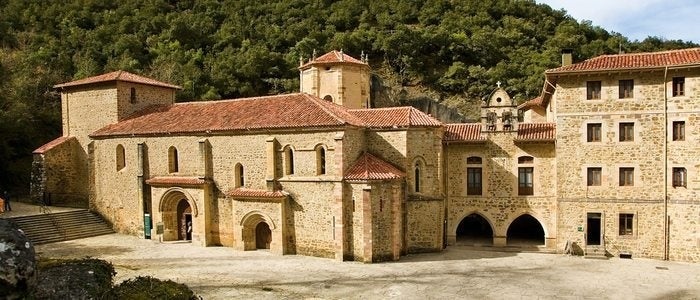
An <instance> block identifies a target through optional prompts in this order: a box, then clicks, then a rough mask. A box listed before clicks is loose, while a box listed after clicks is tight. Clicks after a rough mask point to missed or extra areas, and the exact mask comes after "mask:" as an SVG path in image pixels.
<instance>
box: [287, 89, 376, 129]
mask: <svg viewBox="0 0 700 300" xmlns="http://www.w3.org/2000/svg"><path fill="white" fill-rule="evenodd" d="M300 94H301V95H302V96H304V97H305V98H307V99H309V100H310V101H311V102H313V103H314V104H315V105H316V106H318V107H320V108H321V110H323V111H324V112H326V113H327V114H329V115H331V117H333V118H334V119H335V120H336V121H338V122H340V123H342V124H349V125H358V126H364V125H365V124H364V121H363V120H362V119H360V118H358V117H356V116H354V115H353V114H351V113H350V112H348V109H347V108H346V107H345V106H342V105H338V104H335V103H332V102H328V101H325V100H323V99H321V98H318V97H315V96H313V95H311V94H307V93H300ZM326 105H331V106H334V108H337V109H340V110H343V111H344V112H345V113H346V114H347V116H346V117H351V118H356V119H357V120H356V121H358V122H359V123H358V124H353V123H354V122H351V120H346V119H345V118H343V117H341V116H339V115H338V114H337V113H336V112H334V111H331V110H330V109H329V107H326Z"/></svg>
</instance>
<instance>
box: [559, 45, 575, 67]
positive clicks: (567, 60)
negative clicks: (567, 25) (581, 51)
mask: <svg viewBox="0 0 700 300" xmlns="http://www.w3.org/2000/svg"><path fill="white" fill-rule="evenodd" d="M573 53H574V50H572V49H562V50H561V66H562V67H566V66H568V65H571V64H572V63H573V58H572V54H573Z"/></svg>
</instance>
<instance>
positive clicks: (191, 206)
mask: <svg viewBox="0 0 700 300" xmlns="http://www.w3.org/2000/svg"><path fill="white" fill-rule="evenodd" d="M193 199H194V198H193V197H192V195H190V194H189V193H188V192H187V191H185V190H183V189H182V188H178V187H174V188H170V189H169V190H168V191H166V192H165V193H164V194H163V197H162V198H161V199H160V204H159V205H158V211H159V212H161V214H162V216H161V217H162V219H160V220H157V219H156V220H155V222H162V224H163V232H162V234H163V241H178V240H192V238H193V235H194V233H195V232H196V228H195V224H196V223H197V222H196V219H197V218H198V213H197V212H198V209H197V202H195V201H193ZM188 224H189V225H190V226H189V227H188Z"/></svg>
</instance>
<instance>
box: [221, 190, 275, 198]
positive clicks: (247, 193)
mask: <svg viewBox="0 0 700 300" xmlns="http://www.w3.org/2000/svg"><path fill="white" fill-rule="evenodd" d="M226 196H229V197H234V198H284V197H287V194H286V193H285V192H283V191H274V192H270V191H266V190H255V189H247V188H237V189H233V190H231V191H229V192H228V193H226Z"/></svg>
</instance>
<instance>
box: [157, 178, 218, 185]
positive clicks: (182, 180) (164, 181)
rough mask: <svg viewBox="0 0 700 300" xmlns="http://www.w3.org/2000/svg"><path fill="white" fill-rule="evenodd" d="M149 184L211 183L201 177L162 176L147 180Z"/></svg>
mask: <svg viewBox="0 0 700 300" xmlns="http://www.w3.org/2000/svg"><path fill="white" fill-rule="evenodd" d="M146 183H147V184H149V185H202V184H206V183H209V181H207V180H205V179H201V178H199V177H181V176H161V177H153V178H151V179H148V180H146Z"/></svg>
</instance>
